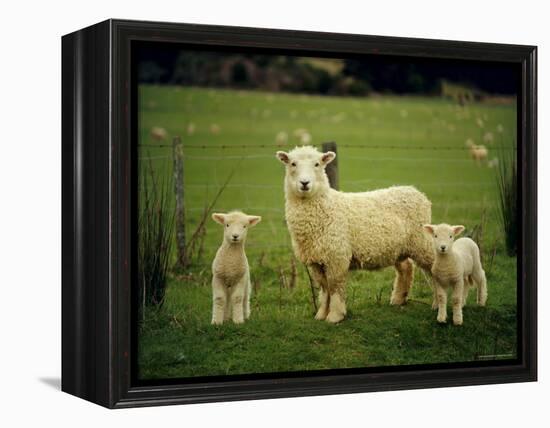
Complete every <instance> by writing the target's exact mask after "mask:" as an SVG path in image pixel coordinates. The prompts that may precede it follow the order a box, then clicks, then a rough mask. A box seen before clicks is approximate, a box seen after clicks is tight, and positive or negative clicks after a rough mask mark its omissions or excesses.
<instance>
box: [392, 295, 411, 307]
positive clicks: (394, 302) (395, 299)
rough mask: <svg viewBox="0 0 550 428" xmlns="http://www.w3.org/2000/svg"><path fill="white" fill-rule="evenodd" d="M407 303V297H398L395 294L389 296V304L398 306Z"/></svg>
mask: <svg viewBox="0 0 550 428" xmlns="http://www.w3.org/2000/svg"><path fill="white" fill-rule="evenodd" d="M405 303H407V297H405V296H403V297H398V296H397V295H395V296H391V299H390V305H394V306H398V305H404V304H405Z"/></svg>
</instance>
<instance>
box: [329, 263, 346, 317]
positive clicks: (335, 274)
mask: <svg viewBox="0 0 550 428" xmlns="http://www.w3.org/2000/svg"><path fill="white" fill-rule="evenodd" d="M335 266H337V267H334V266H327V268H326V275H327V283H328V293H329V303H328V315H327V317H326V321H327V322H329V323H332V324H336V323H338V322H340V321H342V320H343V319H344V317H345V316H346V312H347V311H346V276H347V273H348V268H349V264H346V265H345V266H342V265H340V264H338V262H336V263H335Z"/></svg>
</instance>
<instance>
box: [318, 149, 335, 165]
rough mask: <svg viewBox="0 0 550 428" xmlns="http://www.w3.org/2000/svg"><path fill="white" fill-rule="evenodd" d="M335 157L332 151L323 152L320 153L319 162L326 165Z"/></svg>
mask: <svg viewBox="0 0 550 428" xmlns="http://www.w3.org/2000/svg"><path fill="white" fill-rule="evenodd" d="M335 157H336V153H334V152H326V153H323V154H322V155H321V162H323V165H328V164H329V163H331V162H332V161H333V160H334V158H335Z"/></svg>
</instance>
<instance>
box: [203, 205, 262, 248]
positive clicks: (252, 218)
mask: <svg viewBox="0 0 550 428" xmlns="http://www.w3.org/2000/svg"><path fill="white" fill-rule="evenodd" d="M212 219H213V220H214V221H215V222H217V223H219V224H221V225H222V226H223V237H224V239H225V241H226V242H227V243H228V244H239V243H241V242H244V240H245V239H246V234H247V232H248V229H249V228H250V227H253V226H256V225H257V224H258V223H259V222H260V221H261V220H262V218H261V217H260V216H256V215H246V214H245V213H242V212H240V211H233V212H230V213H228V214H221V213H214V214H212Z"/></svg>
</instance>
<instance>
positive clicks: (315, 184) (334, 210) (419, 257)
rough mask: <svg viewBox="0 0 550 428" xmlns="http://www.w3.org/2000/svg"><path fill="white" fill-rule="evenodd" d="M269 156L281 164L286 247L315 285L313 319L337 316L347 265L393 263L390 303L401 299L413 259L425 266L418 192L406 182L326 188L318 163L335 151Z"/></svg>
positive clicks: (426, 209)
mask: <svg viewBox="0 0 550 428" xmlns="http://www.w3.org/2000/svg"><path fill="white" fill-rule="evenodd" d="M277 157H278V159H279V160H280V161H281V162H282V163H283V164H284V165H285V166H286V174H285V185H284V186H285V200H286V202H285V218H286V223H287V226H288V230H289V232H290V236H291V239H292V246H293V249H294V253H295V254H296V257H297V258H298V259H299V260H300V261H302V262H303V263H305V264H306V265H307V266H308V268H309V270H310V272H311V274H312V276H313V277H314V279H315V280H316V282H317V283H319V285H320V287H321V291H320V293H319V301H320V305H319V310H318V311H317V314H316V316H315V318H316V319H318V320H325V319H326V321H328V322H331V323H337V322H339V321H341V320H342V319H343V318H344V317H345V315H346V303H345V286H346V276H347V273H348V270H349V269H350V267H351V268H364V269H380V268H384V267H387V266H394V267H395V269H396V278H395V281H394V285H393V292H392V296H391V301H390V303H391V304H396V305H397V304H403V303H405V302H406V300H407V295H408V293H409V289H410V287H411V284H412V280H413V269H414V265H413V260H414V261H415V262H416V263H417V264H418V265H419V266H420V267H421V268H423V269H424V270H426V271H427V272H430V269H431V267H432V262H433V257H434V255H433V251H432V244H431V242H430V239H429V237H428V236H427V235H426V234H425V233H423V230H422V225H423V224H425V223H426V219H430V218H431V203H430V201H429V200H428V199H427V198H426V196H425V195H424V194H423V193H421V192H419V191H418V190H416V189H415V188H414V187H411V186H403V187H390V188H387V189H380V190H375V191H371V192H363V193H345V192H339V191H337V190H334V189H332V188H330V186H329V182H328V178H327V175H326V173H325V167H326V166H327V165H328V164H329V163H330V162H331V161H332V160H334V158H335V157H336V154H335V153H333V152H326V153H321V152H319V151H317V149H315V148H314V147H311V146H305V147H297V148H295V149H294V150H292V151H291V152H290V153H286V152H282V151H279V152H277ZM411 259H412V260H411Z"/></svg>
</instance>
